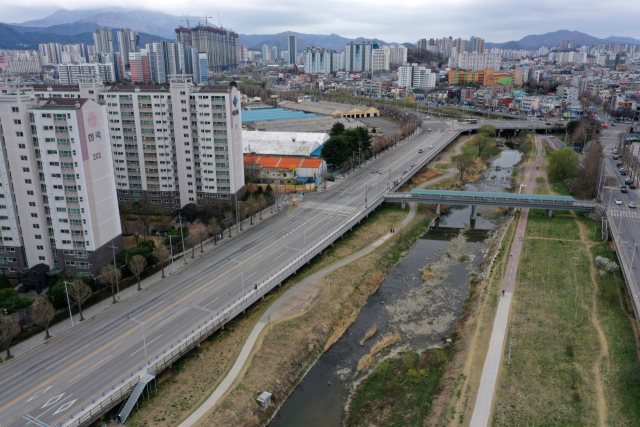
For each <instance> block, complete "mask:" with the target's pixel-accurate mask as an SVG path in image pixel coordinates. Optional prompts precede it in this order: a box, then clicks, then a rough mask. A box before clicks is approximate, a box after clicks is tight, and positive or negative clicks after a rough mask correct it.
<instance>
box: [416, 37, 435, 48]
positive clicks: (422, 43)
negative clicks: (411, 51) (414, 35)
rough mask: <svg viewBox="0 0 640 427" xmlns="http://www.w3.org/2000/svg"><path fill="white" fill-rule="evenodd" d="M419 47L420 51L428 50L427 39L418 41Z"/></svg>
mask: <svg viewBox="0 0 640 427" xmlns="http://www.w3.org/2000/svg"><path fill="white" fill-rule="evenodd" d="M432 40H433V39H432ZM417 46H418V49H420V50H427V39H420V40H418V43H417Z"/></svg>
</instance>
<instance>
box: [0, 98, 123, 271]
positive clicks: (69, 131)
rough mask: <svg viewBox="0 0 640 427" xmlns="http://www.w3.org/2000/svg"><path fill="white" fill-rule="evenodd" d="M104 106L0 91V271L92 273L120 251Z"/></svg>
mask: <svg viewBox="0 0 640 427" xmlns="http://www.w3.org/2000/svg"><path fill="white" fill-rule="evenodd" d="M104 112H105V111H104V107H102V106H101V105H99V104H98V103H96V102H95V101H93V100H90V99H86V98H51V99H38V98H37V97H36V93H35V91H34V89H33V88H20V87H12V88H7V87H5V88H0V123H1V124H2V126H1V127H0V129H2V130H1V133H0V141H1V143H2V146H3V147H2V148H3V150H2V153H1V154H0V176H1V178H0V181H1V184H2V187H1V189H0V192H1V193H2V197H1V199H2V202H3V203H2V205H1V206H0V224H1V226H2V241H1V242H0V268H1V269H2V270H3V271H4V272H5V273H7V274H8V275H9V276H11V277H17V275H18V270H20V269H23V268H25V267H27V268H32V267H34V266H36V265H39V264H45V265H46V266H48V267H49V268H50V269H55V268H60V269H66V270H71V271H77V272H79V273H80V274H96V273H97V271H98V269H99V268H101V267H103V266H104V265H105V264H107V263H109V262H110V261H111V260H112V255H111V253H112V251H111V249H110V248H109V246H110V245H111V244H112V243H115V244H116V245H120V247H122V237H121V229H120V216H119V213H118V203H117V193H116V187H115V181H114V172H113V161H112V156H111V143H110V138H109V131H108V127H107V123H106V120H105V114H104Z"/></svg>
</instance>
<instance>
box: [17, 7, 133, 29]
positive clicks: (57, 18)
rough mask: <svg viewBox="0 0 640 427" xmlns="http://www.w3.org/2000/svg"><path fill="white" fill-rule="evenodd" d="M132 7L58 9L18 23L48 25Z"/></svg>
mask: <svg viewBox="0 0 640 427" xmlns="http://www.w3.org/2000/svg"><path fill="white" fill-rule="evenodd" d="M131 10H133V9H130V8H125V7H102V8H96V9H84V10H66V9H60V10H57V11H55V12H53V13H52V14H51V15H49V16H47V17H46V18H42V19H34V20H32V21H26V22H23V23H22V24H14V25H20V26H23V27H50V26H52V25H60V24H70V23H72V22H77V21H80V20H82V19H85V18H88V17H90V16H93V15H97V14H99V13H103V12H128V11H131Z"/></svg>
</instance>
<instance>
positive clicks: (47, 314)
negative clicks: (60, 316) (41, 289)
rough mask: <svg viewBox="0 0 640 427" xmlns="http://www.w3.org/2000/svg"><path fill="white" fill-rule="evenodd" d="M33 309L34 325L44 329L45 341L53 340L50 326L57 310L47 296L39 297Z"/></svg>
mask: <svg viewBox="0 0 640 427" xmlns="http://www.w3.org/2000/svg"><path fill="white" fill-rule="evenodd" d="M31 307H32V311H31V318H32V319H33V323H35V324H36V325H40V326H42V327H43V328H44V332H45V337H44V339H45V340H48V339H49V338H51V335H49V324H50V323H51V321H52V320H53V318H54V317H55V315H56V309H55V308H53V304H51V302H50V301H49V298H47V297H46V296H45V295H38V297H37V298H36V300H35V302H34V303H33V305H32V306H31Z"/></svg>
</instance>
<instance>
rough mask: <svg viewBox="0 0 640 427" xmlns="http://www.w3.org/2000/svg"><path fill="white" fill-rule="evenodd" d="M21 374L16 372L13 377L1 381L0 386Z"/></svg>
mask: <svg viewBox="0 0 640 427" xmlns="http://www.w3.org/2000/svg"><path fill="white" fill-rule="evenodd" d="M21 373H22V371H20V372H18V373H17V374H15V375H13V376H11V377H9V378H7V379H6V380H4V381H2V382H1V383H0V385H2V384H4V383H6V382H7V381H9V380H10V379H11V378H14V377H17V376H18V375H20V374H21Z"/></svg>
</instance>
